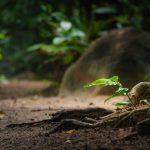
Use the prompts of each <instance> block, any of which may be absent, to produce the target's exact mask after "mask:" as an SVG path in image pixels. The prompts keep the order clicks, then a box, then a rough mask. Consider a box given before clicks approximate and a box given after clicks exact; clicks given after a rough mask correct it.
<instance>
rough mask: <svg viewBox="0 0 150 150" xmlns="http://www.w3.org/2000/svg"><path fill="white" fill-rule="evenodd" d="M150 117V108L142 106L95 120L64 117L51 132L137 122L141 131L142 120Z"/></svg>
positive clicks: (133, 124)
mask: <svg viewBox="0 0 150 150" xmlns="http://www.w3.org/2000/svg"><path fill="white" fill-rule="evenodd" d="M149 117H150V108H142V109H135V110H132V111H125V112H122V113H112V114H111V115H108V116H106V117H103V118H101V119H100V120H95V119H92V118H88V119H87V118H86V119H85V120H84V121H79V120H76V119H63V120H62V121H61V122H60V124H59V125H58V126H57V127H56V128H54V129H52V130H51V131H50V132H49V133H55V132H59V131H63V130H70V129H82V128H96V127H103V126H110V127H113V128H119V127H128V126H135V125H136V124H137V131H140V127H141V124H142V123H140V122H141V121H143V120H145V119H147V118H149ZM148 123H150V119H149V120H148ZM148 123H147V124H148ZM145 124H146V123H145ZM147 124H146V125H147ZM146 125H145V126H146Z"/></svg>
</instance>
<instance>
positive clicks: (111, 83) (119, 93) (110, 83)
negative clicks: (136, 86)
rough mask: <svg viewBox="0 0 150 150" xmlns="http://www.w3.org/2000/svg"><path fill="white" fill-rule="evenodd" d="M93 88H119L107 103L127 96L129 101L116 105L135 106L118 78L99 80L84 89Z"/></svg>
mask: <svg viewBox="0 0 150 150" xmlns="http://www.w3.org/2000/svg"><path fill="white" fill-rule="evenodd" d="M91 86H100V87H104V86H117V87H118V89H117V90H116V91H115V92H114V93H113V94H112V95H111V96H109V97H108V98H107V99H106V100H105V102H107V101H109V100H111V99H112V98H114V97H117V96H127V97H128V99H129V100H128V101H123V102H119V103H116V104H115V105H116V106H117V107H123V106H129V105H131V106H134V101H133V100H132V99H131V98H130V97H129V96H128V93H127V92H128V88H124V87H123V86H122V84H121V83H120V82H119V78H118V76H113V77H111V78H108V79H106V78H101V79H98V80H95V81H93V82H91V83H89V84H86V85H85V86H84V87H91Z"/></svg>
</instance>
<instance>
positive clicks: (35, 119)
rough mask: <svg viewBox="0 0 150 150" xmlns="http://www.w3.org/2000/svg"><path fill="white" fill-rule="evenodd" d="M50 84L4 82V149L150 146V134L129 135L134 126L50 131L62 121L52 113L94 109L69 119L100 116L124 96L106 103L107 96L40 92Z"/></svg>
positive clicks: (0, 116) (0, 99) (0, 133)
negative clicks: (53, 117)
mask: <svg viewBox="0 0 150 150" xmlns="http://www.w3.org/2000/svg"><path fill="white" fill-rule="evenodd" d="M48 86H49V84H48V83H47V82H39V81H21V82H18V81H15V82H14V81H12V82H8V83H1V84H0V149H1V150H14V149H15V150H29V149H31V150H35V149H37V150H39V149H44V150H47V149H49V150H64V149H66V150H70V149H75V150H101V149H103V150H105V149H118V150H122V149H133V150H136V149H143V150H145V149H150V136H149V135H147V136H142V135H133V136H130V137H128V138H125V137H126V136H127V135H128V134H129V133H130V132H131V130H133V127H132V126H131V127H130V126H128V127H124V128H113V127H111V128H110V127H107V126H104V127H101V128H100V127H96V128H91V129H85V128H84V129H82V128H81V129H74V128H71V127H69V128H68V129H65V130H61V131H58V132H55V133H49V131H50V130H51V129H53V128H55V127H56V126H58V125H59V124H60V121H61V120H60V121H50V119H51V118H52V114H53V113H56V112H57V111H61V110H72V109H75V110H78V109H81V110H85V109H87V110H88V109H90V110H92V111H90V112H84V113H78V114H76V112H75V113H74V114H72V115H70V116H69V117H70V118H69V119H78V120H82V119H83V118H84V117H85V116H86V117H90V118H94V119H97V118H99V117H103V116H105V115H106V114H108V112H107V110H108V109H109V110H114V109H115V107H114V105H112V104H113V103H115V102H117V101H121V100H122V99H124V97H118V98H117V99H115V100H113V102H109V103H107V104H104V99H105V98H106V97H107V96H95V97H89V96H88V97H86V96H80V97H43V96H42V95H41V94H40V93H41V91H42V90H44V89H46V88H47V87H48ZM50 92H51V91H50ZM101 108H105V109H107V110H104V109H101ZM95 110H96V111H95ZM65 117H68V116H65Z"/></svg>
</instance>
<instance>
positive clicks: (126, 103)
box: [115, 101, 131, 107]
mask: <svg viewBox="0 0 150 150" xmlns="http://www.w3.org/2000/svg"><path fill="white" fill-rule="evenodd" d="M129 104H131V102H130V101H122V102H118V103H116V104H115V106H118V107H121V106H128V105H129Z"/></svg>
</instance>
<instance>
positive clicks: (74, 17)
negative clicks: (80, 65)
mask: <svg viewBox="0 0 150 150" xmlns="http://www.w3.org/2000/svg"><path fill="white" fill-rule="evenodd" d="M0 10H1V11H0V18H1V19H0V74H4V75H6V76H7V77H10V76H15V75H18V74H20V73H21V72H32V73H34V74H36V76H37V77H42V78H43V77H44V78H48V79H53V80H57V81H60V80H61V78H62V75H63V73H64V71H65V70H66V68H67V67H68V66H69V65H70V64H72V63H73V62H75V61H76V60H77V59H78V58H79V56H80V55H81V54H82V53H83V52H84V51H85V49H86V47H87V46H88V45H89V44H90V43H91V42H92V41H93V40H94V39H96V38H97V37H99V36H101V35H103V34H105V33H106V32H108V31H109V30H111V29H115V28H124V27H128V26H133V27H135V28H137V29H143V30H146V31H149V30H150V28H149V26H150V20H149V16H148V14H150V5H149V0H144V1H141V0H113V1H110V0H101V1H98V0H71V1H70V0H59V1H56V0H1V1H0Z"/></svg>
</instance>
